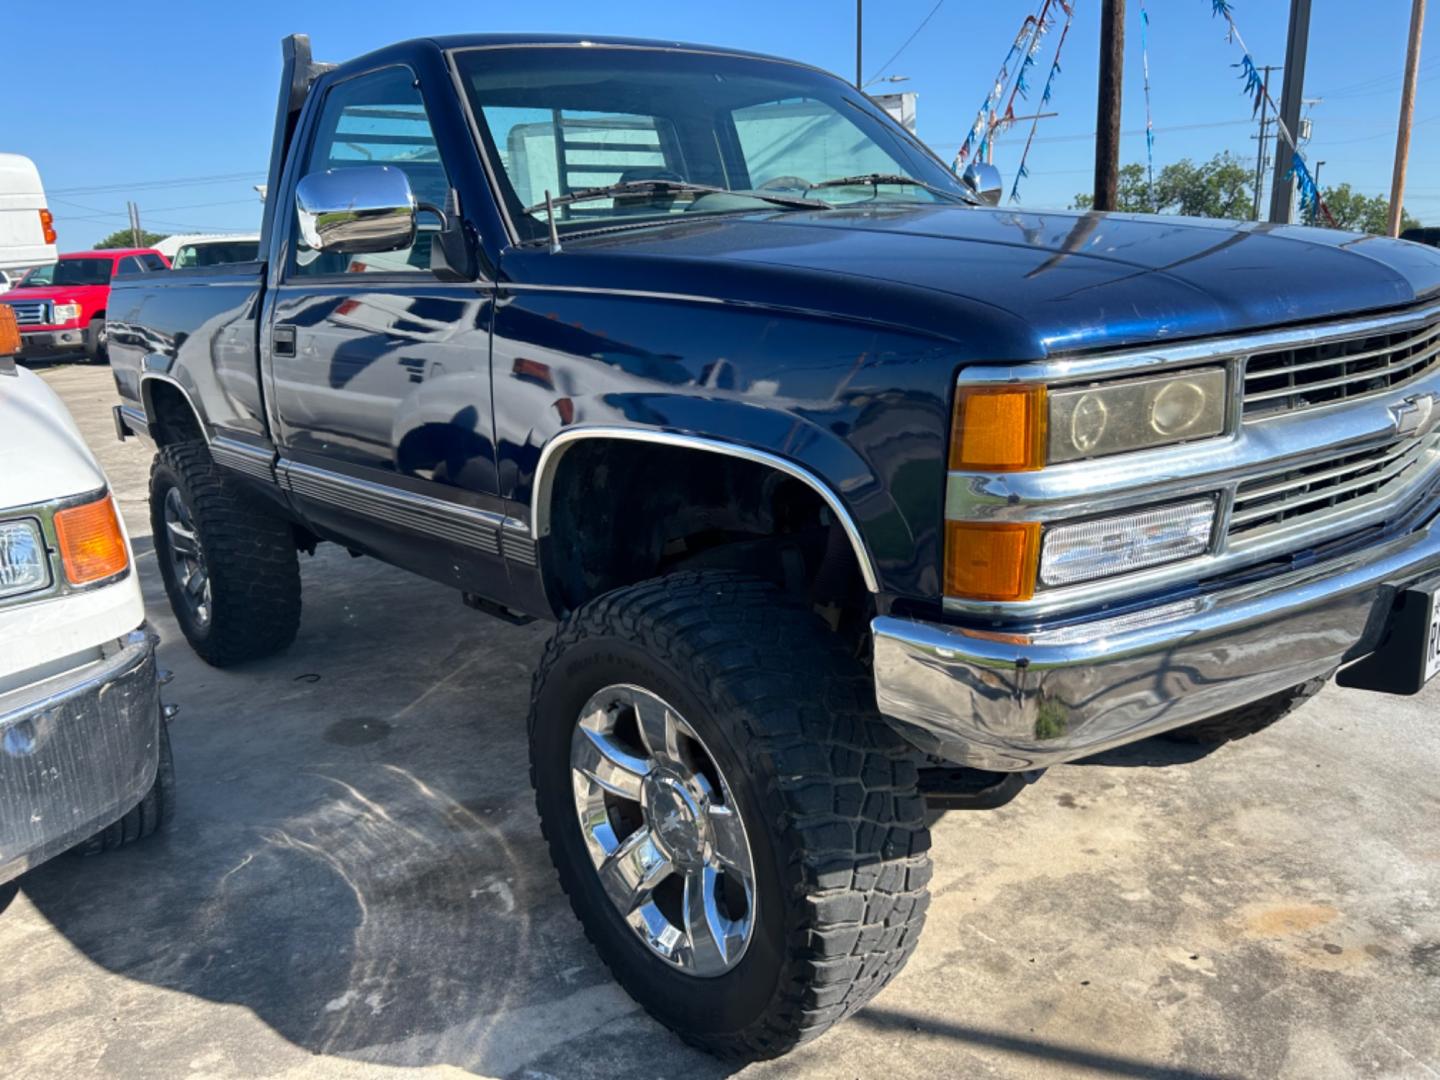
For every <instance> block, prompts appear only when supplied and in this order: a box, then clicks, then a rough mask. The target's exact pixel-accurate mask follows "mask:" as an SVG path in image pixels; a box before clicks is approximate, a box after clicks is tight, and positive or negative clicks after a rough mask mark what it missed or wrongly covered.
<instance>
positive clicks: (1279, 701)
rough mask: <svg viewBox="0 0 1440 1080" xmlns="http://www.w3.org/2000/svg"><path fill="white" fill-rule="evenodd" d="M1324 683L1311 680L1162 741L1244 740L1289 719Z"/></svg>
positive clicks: (1189, 726) (1170, 734) (1178, 730)
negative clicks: (1286, 718)
mask: <svg viewBox="0 0 1440 1080" xmlns="http://www.w3.org/2000/svg"><path fill="white" fill-rule="evenodd" d="M1327 682H1329V679H1311V680H1309V681H1308V682H1303V683H1300V685H1298V686H1291V687H1289V688H1288V689H1285V690H1282V691H1280V692H1279V693H1278V694H1271V695H1270V696H1269V697H1267V698H1261V699H1260V700H1259V701H1255V702H1251V703H1250V704H1249V705H1242V706H1240V707H1239V708H1238V709H1231V710H1230V711H1229V712H1223V713H1221V714H1220V715H1219V716H1212V717H1211V718H1210V719H1208V720H1200V721H1197V722H1196V723H1194V724H1187V725H1186V726H1185V727H1181V728H1176V729H1175V730H1174V731H1169V732H1166V733H1165V738H1167V739H1170V740H1172V741H1174V742H1181V743H1204V744H1210V745H1219V744H1220V743H1227V742H1234V741H1235V740H1236V739H1243V738H1245V737H1246V736H1249V735H1254V734H1255V733H1256V732H1257V731H1264V730H1265V729H1266V728H1268V727H1269V726H1270V725H1271V724H1273V723H1275V722H1277V721H1279V720H1283V719H1284V718H1285V717H1287V716H1289V715H1290V714H1291V713H1292V712H1294V711H1295V710H1296V709H1298V708H1300V706H1301V705H1304V704H1305V702H1307V701H1309V700H1310V699H1311V698H1312V697H1314V696H1315V695H1316V694H1318V693H1319V692H1320V691H1321V690H1322V689H1324V687H1325V684H1326V683H1327Z"/></svg>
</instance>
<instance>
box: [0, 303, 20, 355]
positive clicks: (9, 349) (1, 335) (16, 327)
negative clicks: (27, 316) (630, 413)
mask: <svg viewBox="0 0 1440 1080" xmlns="http://www.w3.org/2000/svg"><path fill="white" fill-rule="evenodd" d="M19 351H20V324H19V323H17V322H16V321H15V309H14V308H12V307H11V306H10V305H9V304H0V356H13V355H15V354H16V353H18V352H19Z"/></svg>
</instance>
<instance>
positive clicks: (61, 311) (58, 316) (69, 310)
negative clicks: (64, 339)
mask: <svg viewBox="0 0 1440 1080" xmlns="http://www.w3.org/2000/svg"><path fill="white" fill-rule="evenodd" d="M78 318H80V305H79V304H56V305H55V321H56V322H57V323H64V322H71V321H73V320H75V319H78Z"/></svg>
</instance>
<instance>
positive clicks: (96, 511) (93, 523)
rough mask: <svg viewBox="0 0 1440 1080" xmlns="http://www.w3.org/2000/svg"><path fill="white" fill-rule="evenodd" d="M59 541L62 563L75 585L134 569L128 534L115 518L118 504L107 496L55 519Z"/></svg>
mask: <svg viewBox="0 0 1440 1080" xmlns="http://www.w3.org/2000/svg"><path fill="white" fill-rule="evenodd" d="M55 539H56V540H58V541H59V543H60V561H61V562H62V563H64V564H65V576H66V578H68V579H69V581H70V584H71V585H87V584H89V583H90V582H92V581H100V580H102V579H104V578H109V577H114V576H115V575H116V574H118V573H120V572H121V571H122V570H124V569H125V568H126V567H127V566H129V565H130V555H129V553H128V552H127V551H126V550H125V534H124V533H122V532H121V531H120V519H119V518H117V517H116V516H115V502H114V500H113V499H111V498H110V496H109V495H106V496H105V497H104V498H103V499H100V500H98V501H96V502H92V503H86V504H85V505H84V506H72V507H70V509H68V510H61V511H59V512H58V513H56V515H55Z"/></svg>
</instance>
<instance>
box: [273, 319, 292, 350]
mask: <svg viewBox="0 0 1440 1080" xmlns="http://www.w3.org/2000/svg"><path fill="white" fill-rule="evenodd" d="M270 351H271V352H273V353H274V354H275V355H276V356H294V355H295V327H293V326H290V325H288V324H281V325H279V326H276V327H275V329H274V330H272V331H271V332H270Z"/></svg>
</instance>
